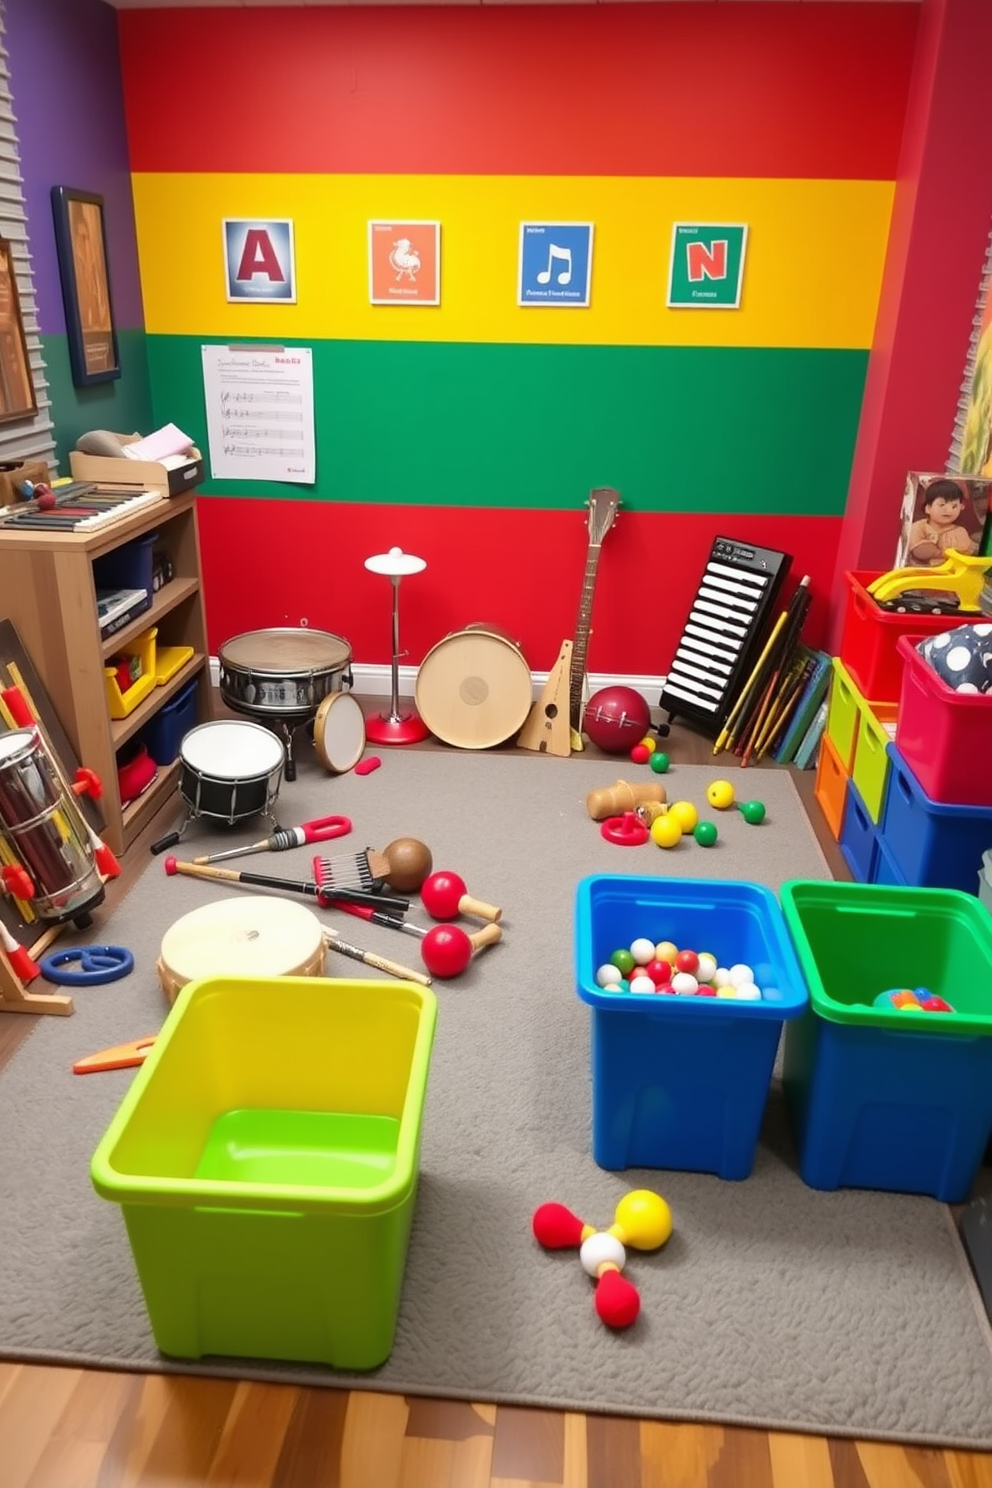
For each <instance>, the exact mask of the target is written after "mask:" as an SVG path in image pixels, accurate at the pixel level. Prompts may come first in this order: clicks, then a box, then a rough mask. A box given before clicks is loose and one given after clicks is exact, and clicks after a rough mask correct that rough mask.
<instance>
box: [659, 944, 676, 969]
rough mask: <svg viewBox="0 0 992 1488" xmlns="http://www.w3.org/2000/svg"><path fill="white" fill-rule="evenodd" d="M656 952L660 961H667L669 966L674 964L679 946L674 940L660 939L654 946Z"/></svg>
mask: <svg viewBox="0 0 992 1488" xmlns="http://www.w3.org/2000/svg"><path fill="white" fill-rule="evenodd" d="M654 953H655V955H656V956H657V957H658V960H659V961H667V962H668V964H669V966H674V965H675V957H676V956H677V955H678V953H679V948H678V946H677V945H676V944H675V942H674V941H673V940H659V942H658V944H657V945H656V946H655V948H654Z"/></svg>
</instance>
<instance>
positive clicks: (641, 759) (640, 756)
mask: <svg viewBox="0 0 992 1488" xmlns="http://www.w3.org/2000/svg"><path fill="white" fill-rule="evenodd" d="M630 758H631V760H632V762H633V763H634V764H635V765H646V764H647V762H648V760H649V759H650V758H651V753H650V750H647V749H645V748H644V745H643V744H635V745H634V747H633V749H632V750H631V751H630Z"/></svg>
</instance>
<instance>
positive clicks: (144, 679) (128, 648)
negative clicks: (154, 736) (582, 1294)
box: [103, 625, 158, 718]
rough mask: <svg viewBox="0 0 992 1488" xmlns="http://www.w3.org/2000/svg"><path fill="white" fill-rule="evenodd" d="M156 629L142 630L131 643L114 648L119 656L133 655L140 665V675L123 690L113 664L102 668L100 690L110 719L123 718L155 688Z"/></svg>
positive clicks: (156, 627)
mask: <svg viewBox="0 0 992 1488" xmlns="http://www.w3.org/2000/svg"><path fill="white" fill-rule="evenodd" d="M157 635H158V626H157V625H152V626H150V627H149V628H148V630H143V631H142V632H141V634H140V635H139V636H135V638H134V640H133V641H128V643H127V644H126V645H124V646H120V647H119V648H118V652H119V654H120V655H121V656H136V657H137V658H138V660H139V661H140V663H141V672H140V674H139V675H138V676H137V677H136V678H135V679H134V681H133V682H132V683H131V686H130V687H128V688H127V689H126V691H123V692H122V691H121V686H120V682H119V680H118V677H117V668H116V667H115V666H113V665H110V666H105V667H104V669H103V677H104V687H105V689H106V693H107V708H108V710H109V712H110V716H111V718H126V717H127V716H128V714H129V713H133V712H134V710H135V708H136V707H137V706H138V704H139V703H140V702H143V701H144V699H145V698H146V697H147V696H148V694H149V693H150V692H152V691H153V690H154V688H155V637H156V636H157Z"/></svg>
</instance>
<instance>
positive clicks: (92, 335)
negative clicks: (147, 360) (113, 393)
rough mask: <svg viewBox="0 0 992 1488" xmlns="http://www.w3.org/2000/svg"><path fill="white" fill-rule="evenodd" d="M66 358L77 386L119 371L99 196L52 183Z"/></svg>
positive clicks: (104, 378) (118, 373)
mask: <svg viewBox="0 0 992 1488" xmlns="http://www.w3.org/2000/svg"><path fill="white" fill-rule="evenodd" d="M52 210H53V213H54V216H55V244H56V248H57V250H58V257H59V275H60V277H61V280H62V299H63V302H64V304H65V328H66V335H67V337H68V341H69V363H70V366H71V368H72V380H73V382H74V383H75V384H76V386H77V387H86V386H88V385H89V384H90V383H93V382H109V381H110V380H111V379H112V378H114V377H120V375H121V363H120V353H119V351H118V347H117V329H116V327H115V325H114V307H113V301H112V299H111V295H110V270H109V257H108V253H107V228H106V220H105V217H104V210H103V197H102V196H98V195H96V193H94V192H92V191H76V190H73V189H72V188H71V187H69V186H53V187H52Z"/></svg>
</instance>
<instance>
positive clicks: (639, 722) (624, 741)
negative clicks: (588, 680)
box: [582, 686, 651, 754]
mask: <svg viewBox="0 0 992 1488" xmlns="http://www.w3.org/2000/svg"><path fill="white" fill-rule="evenodd" d="M650 727H651V709H650V708H649V707H648V704H647V701H646V699H645V698H644V697H642V695H641V694H640V693H639V692H637V691H636V690H635V689H634V688H633V687H620V686H618V687H601V688H600V689H599V691H598V692H594V693H593V695H592V697H591V698H590V699H589V701H588V703H587V704H586V707H585V712H584V713H583V715H582V728H583V732H584V733H586V734H588V736H589V738H590V739H591V740H592V742H593V743H594V744H596V745H598V747H599V748H600V749H602V750H603V752H604V753H605V754H628V753H629V752H630V749H631V747H632V746H633V745H634V744H636V743H637V741H638V740H639V739H643V738H644V735H645V734H646V733H647V731H648V729H649V728H650Z"/></svg>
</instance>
